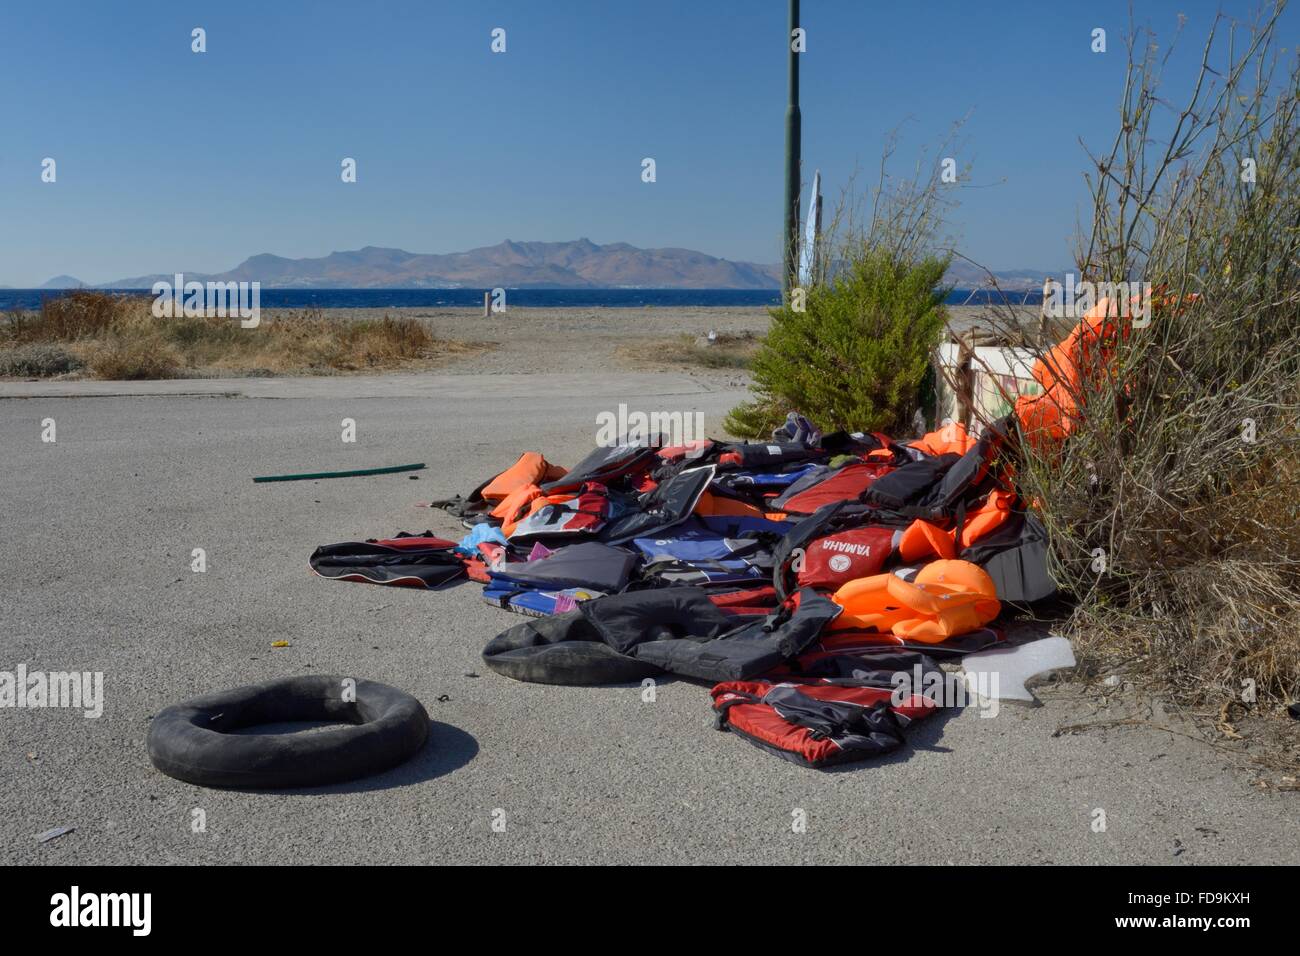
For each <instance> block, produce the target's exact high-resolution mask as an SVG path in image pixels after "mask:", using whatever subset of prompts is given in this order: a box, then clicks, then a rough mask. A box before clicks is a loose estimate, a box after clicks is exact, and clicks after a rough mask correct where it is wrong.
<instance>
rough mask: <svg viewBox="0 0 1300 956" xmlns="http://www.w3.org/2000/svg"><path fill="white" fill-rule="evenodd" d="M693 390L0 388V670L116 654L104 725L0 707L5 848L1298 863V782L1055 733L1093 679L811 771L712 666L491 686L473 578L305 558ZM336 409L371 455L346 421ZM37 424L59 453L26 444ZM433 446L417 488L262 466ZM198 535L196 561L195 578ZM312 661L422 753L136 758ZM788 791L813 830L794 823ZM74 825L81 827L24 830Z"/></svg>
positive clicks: (145, 854)
mask: <svg viewBox="0 0 1300 956" xmlns="http://www.w3.org/2000/svg"><path fill="white" fill-rule="evenodd" d="M707 388H708V385H707V381H705V380H701V379H699V378H693V377H687V376H672V375H661V376H627V375H618V376H615V375H610V374H599V373H587V374H580V373H574V374H568V375H564V376H552V375H517V376H512V375H484V376H477V375H459V376H455V377H452V376H441V377H432V376H429V377H402V376H393V377H389V378H383V379H364V378H334V379H293V380H287V381H278V380H239V381H230V382H217V383H213V382H195V381H186V382H170V383H152V384H148V385H139V386H126V385H121V384H117V383H84V384H59V383H46V384H23V383H4V384H0V396H8V397H4V398H0V449H3V454H0V488H2V489H3V499H2V500H3V510H2V512H0V515H2V517H0V530H2V532H3V538H2V543H3V547H0V580H3V582H4V586H3V589H2V590H0V621H2V622H3V628H2V629H0V670H13V669H15V668H16V667H17V665H18V664H19V663H24V664H26V666H27V667H28V668H29V669H43V670H76V671H83V670H85V671H103V672H104V675H105V682H106V688H105V691H106V697H107V703H106V707H105V710H104V714H103V716H102V717H101V718H100V719H98V720H89V719H85V718H83V717H82V716H80V715H79V714H77V713H73V712H68V711H62V710H12V709H5V710H0V775H2V776H3V779H4V786H3V787H0V861H3V862H4V863H37V862H53V863H67V862H77V863H152V862H178V863H227V862H259V863H318V862H346V863H369V862H379V863H387V862H403V863H417V862H532V863H539V862H549V863H562V862H587V861H596V862H623V863H635V862H652V861H653V862H687V863H689V862H702V861H708V862H724V863H732V862H751V863H789V862H814V861H816V862H881V863H892V862H916V863H933V862H939V863H946V862H953V863H1058V864H1059V863H1176V864H1183V863H1207V862H1216V863H1297V862H1300V840H1297V839H1296V835H1297V832H1300V830H1298V827H1297V824H1298V823H1300V801H1297V799H1296V796H1295V795H1294V794H1290V795H1288V794H1277V793H1261V792H1257V791H1255V790H1253V789H1252V788H1251V786H1250V783H1249V777H1248V775H1246V774H1245V773H1243V772H1241V771H1240V770H1239V769H1235V768H1234V767H1233V766H1231V765H1230V764H1229V763H1228V761H1227V759H1226V758H1223V757H1221V756H1218V755H1216V754H1215V753H1214V752H1213V751H1211V750H1209V749H1208V748H1206V747H1204V746H1203V745H1201V744H1198V743H1194V742H1192V741H1190V740H1186V739H1184V738H1181V737H1177V736H1173V735H1170V734H1166V733H1162V732H1159V731H1156V730H1152V729H1149V728H1119V729H1110V730H1095V731H1092V732H1088V733H1084V734H1076V735H1066V736H1061V737H1053V731H1055V730H1056V729H1057V728H1058V727H1059V726H1061V725H1062V724H1067V723H1073V722H1077V721H1081V720H1101V719H1104V718H1106V717H1107V716H1111V715H1113V712H1112V711H1110V710H1108V709H1107V708H1106V705H1104V704H1099V703H1098V702H1097V700H1096V698H1095V696H1094V697H1088V696H1087V695H1083V694H1082V693H1081V692H1080V691H1078V690H1077V689H1072V688H1068V687H1067V688H1060V689H1053V690H1051V691H1049V692H1046V693H1045V694H1044V696H1045V698H1046V699H1047V704H1046V705H1045V706H1043V707H1040V708H1036V709H1024V708H1020V709H1017V708H1010V707H1008V708H1004V709H1003V711H1002V713H1001V714H1000V716H998V717H996V718H993V719H983V718H981V717H979V716H978V715H977V714H976V713H975V712H974V711H966V712H963V713H960V714H958V715H956V716H952V717H950V718H947V719H935V720H932V721H930V722H929V723H928V724H926V725H922V726H921V727H920V728H918V730H917V732H916V733H914V734H913V736H912V746H911V747H910V748H909V749H907V750H906V751H904V752H902V753H900V754H898V755H896V756H894V757H892V758H890V759H886V760H882V761H879V762H877V763H874V764H870V765H862V766H860V767H858V768H857V769H853V770H843V771H839V772H834V773H817V772H814V771H810V770H806V769H803V768H800V767H797V766H794V765H792V764H787V763H784V762H782V761H779V760H777V759H775V758H773V757H771V756H768V755H767V754H764V753H762V752H760V751H758V750H757V749H755V748H754V747H751V746H750V745H749V744H747V743H745V742H744V741H743V740H740V739H738V738H735V737H733V736H731V735H728V734H721V733H716V732H714V731H713V730H711V729H710V728H709V708H708V704H707V691H706V689H705V688H704V687H702V686H699V685H696V684H693V683H688V682H681V681H676V682H673V681H667V682H664V683H663V684H662V685H661V686H660V688H659V692H658V696H657V700H656V701H655V702H654V703H644V702H643V701H642V699H641V693H640V688H639V687H615V688H600V689H579V688H562V687H542V686H532V685H526V684H518V683H512V682H508V681H505V680H502V679H501V678H498V677H496V676H494V675H492V674H491V673H490V672H489V671H487V670H486V668H484V667H483V665H482V664H481V662H480V660H479V656H478V655H479V651H480V649H481V648H482V646H483V645H484V643H485V642H486V641H487V640H488V639H489V638H490V637H491V636H492V635H494V634H496V633H497V632H498V631H500V630H502V629H503V628H505V627H506V626H508V625H510V624H513V623H516V622H517V621H518V620H519V619H518V618H516V617H513V616H511V615H508V614H505V613H503V612H501V611H498V610H493V609H491V608H488V607H486V606H485V605H484V604H482V602H481V600H480V597H479V594H478V588H477V587H476V586H473V585H462V586H460V587H457V588H454V589H451V590H448V591H444V592H440V593H426V592H413V591H404V590H399V589H384V588H375V587H368V586H363V585H355V584H345V583H337V582H329V581H324V580H321V579H319V578H315V577H313V576H312V575H311V574H310V573H308V570H307V564H306V562H307V556H308V554H309V553H310V552H311V550H312V548H313V547H315V546H316V545H318V544H323V543H327V542H333V541H340V540H347V539H354V538H364V537H368V536H375V535H383V534H388V533H391V532H395V531H398V530H411V531H418V530H424V529H426V528H433V529H434V530H442V531H452V530H454V526H453V525H452V524H451V523H449V522H448V521H447V519H446V518H445V516H443V515H442V513H441V512H433V511H430V510H428V509H422V508H419V507H417V506H416V502H418V501H420V500H428V499H429V498H432V497H440V496H443V495H446V494H450V493H453V492H458V491H466V490H468V489H470V488H471V487H473V486H474V485H475V484H476V483H477V482H478V481H479V480H481V478H483V477H484V476H486V475H488V474H490V473H492V472H493V471H495V470H498V469H500V468H502V467H504V466H505V465H507V464H509V463H510V462H511V461H512V460H513V458H514V456H515V454H516V453H517V452H518V451H520V450H522V449H527V448H536V449H541V450H544V451H545V452H546V453H547V454H548V455H549V456H550V457H551V458H552V459H553V460H556V461H559V462H561V463H572V462H573V461H574V460H576V459H577V458H578V457H579V456H580V455H582V454H583V453H585V452H586V451H587V450H588V448H589V446H590V445H591V444H593V440H594V432H595V416H596V414H597V412H598V411H601V410H605V409H612V408H614V407H616V406H617V403H618V402H619V401H621V400H622V401H630V402H631V403H632V404H633V407H634V408H638V407H639V408H644V409H645V410H654V409H656V408H661V409H664V410H670V411H671V410H681V411H695V410H700V411H703V412H704V413H705V416H706V424H708V425H710V426H711V427H716V425H717V423H718V422H719V421H720V418H721V414H722V413H723V411H725V409H726V408H727V407H729V406H730V405H731V404H733V403H734V402H735V401H736V399H737V398H738V395H739V393H738V392H736V391H734V390H721V391H707V390H706V389H707ZM17 396H25V397H17ZM58 396H64V397H58ZM67 396H79V397H67ZM345 417H349V418H354V419H356V421H357V425H358V436H359V437H358V442H357V443H356V444H355V445H347V444H344V443H342V442H341V441H340V425H339V423H340V420H341V419H343V418H345ZM45 418H53V419H54V420H55V421H56V423H57V438H58V440H57V442H56V443H55V444H44V443H42V442H41V441H40V430H41V422H42V420H43V419H45ZM421 460H423V461H427V462H428V463H429V469H428V470H426V471H424V472H421V473H420V477H419V480H418V481H411V480H408V478H407V477H406V476H404V475H392V476H385V477H379V478H368V479H346V480H337V481H323V482H318V483H296V484H288V483H286V484H266V485H255V484H253V483H252V482H251V481H250V480H249V479H250V477H251V476H253V475H256V474H267V473H274V472H286V471H307V470H317V469H335V468H348V467H364V466H373V465H383V464H399V463H406V462H411V461H421ZM195 547H202V548H204V549H206V551H207V556H208V562H209V569H208V571H207V572H206V573H204V574H195V573H192V572H191V571H190V570H189V562H190V552H191V549H193V548H195ZM276 640H287V641H289V642H290V643H291V645H292V646H291V647H289V648H285V649H278V650H277V649H272V647H271V643H272V642H273V641H276ZM298 673H341V674H350V675H360V676H364V677H367V678H371V679H375V680H380V681H385V682H388V683H392V684H395V685H397V686H399V687H402V688H405V689H407V690H409V691H410V692H412V693H414V694H415V695H416V696H418V697H419V698H420V699H421V700H422V701H423V702H424V703H425V705H426V706H427V708H428V710H429V712H430V715H431V716H432V718H433V720H434V721H435V726H434V728H433V732H432V742H431V746H430V747H428V748H427V750H426V751H425V752H424V753H423V755H422V756H420V757H419V758H417V759H416V760H414V761H413V762H411V763H410V764H408V765H406V766H405V767H402V768H400V769H398V770H395V771H392V772H390V773H388V774H385V775H383V776H380V777H377V778H373V779H371V780H367V781H363V782H360V783H358V784H354V785H344V786H337V787H329V788H322V789H319V790H313V791H309V792H294V793H243V792H229V791H215V790H204V789H201V788H198V787H194V786H190V785H188V784H184V783H180V782H178V781H175V780H172V779H170V778H168V777H165V776H163V775H162V774H160V773H158V772H156V771H155V770H154V769H153V768H152V767H151V766H150V764H149V762H148V759H147V757H146V754H145V749H144V739H145V734H146V732H147V730H148V726H149V719H150V716H151V715H152V714H154V713H156V712H157V711H158V710H159V709H160V708H162V707H163V706H165V705H167V704H169V703H173V702H176V701H179V700H182V699H184V698H187V697H190V696H193V695H196V694H199V693H203V692H207V691H211V690H215V689H220V688H224V687H230V686H235V685H238V684H243V683H248V682H253V681H259V680H265V679H269V678H272V677H277V676H282V675H290V674H298ZM444 695H445V697H446V698H447V699H446V700H442V701H440V698H441V697H443V696H444ZM196 808H201V809H202V810H204V811H205V813H206V822H207V829H206V832H204V833H194V832H192V829H191V826H190V823H191V819H192V815H191V814H192V811H193V810H194V809H196ZM497 809H500V810H504V811H505V819H506V822H507V825H506V829H505V832H500V833H498V832H493V829H492V827H491V822H492V814H493V812H494V810H497ZM796 809H799V810H803V811H804V812H805V813H806V818H807V829H806V832H801V833H796V832H792V827H791V823H792V819H793V817H792V813H793V811H795V810H796ZM1097 810H1102V811H1104V812H1105V815H1106V829H1105V831H1104V832H1095V831H1094V828H1093V821H1094V819H1095V814H1096V811H1097ZM61 825H68V826H75V827H76V830H75V832H72V833H70V834H68V835H65V836H63V837H60V838H58V839H56V840H53V841H51V842H48V843H44V844H38V843H37V841H36V839H35V836H36V834H38V833H41V832H42V831H45V830H48V829H50V828H52V827H56V826H61Z"/></svg>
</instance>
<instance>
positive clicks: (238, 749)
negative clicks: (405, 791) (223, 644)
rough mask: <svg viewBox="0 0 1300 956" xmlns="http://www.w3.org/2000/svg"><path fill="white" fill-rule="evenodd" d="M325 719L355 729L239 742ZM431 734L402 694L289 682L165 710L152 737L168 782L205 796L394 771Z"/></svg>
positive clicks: (322, 678)
mask: <svg viewBox="0 0 1300 956" xmlns="http://www.w3.org/2000/svg"><path fill="white" fill-rule="evenodd" d="M354 688H355V692H354ZM318 720H328V721H335V722H342V723H347V724H351V725H353V726H350V727H337V728H331V729H323V730H320V731H319V732H304V733H292V734H247V735H245V734H236V733H233V731H236V730H242V729H244V728H248V727H255V726H257V725H259V724H275V723H285V722H292V721H318ZM428 734H429V715H428V713H427V712H426V711H425V709H424V705H422V704H421V703H420V702H419V701H418V700H416V699H415V698H414V697H412V696H411V695H410V694H407V693H405V692H404V691H400V690H398V689H397V688H395V687H389V686H388V685H387V684H377V683H375V682H374V681H368V680H356V681H354V680H352V679H350V678H344V677H330V676H326V675H313V676H310V677H290V678H287V679H284V680H275V681H270V682H268V683H265V684H253V685H251V686H248V687H237V688H235V689H234V690H227V691H221V692H220V693H216V694H209V695H208V696H206V697H199V698H196V699H194V700H191V701H186V702H185V703H183V704H177V705H175V706H174V707H168V708H167V709H166V710H164V711H162V713H160V714H158V716H156V717H155V718H154V720H153V725H152V726H151V727H150V728H149V759H150V760H152V761H153V765H154V766H155V767H157V768H158V769H159V770H161V771H162V772H163V773H165V774H167V775H168V776H169V777H176V778H177V779H178V780H185V781H187V782H189V783H196V784H199V785H200V786H204V787H240V788H254V789H263V788H279V787H310V786H317V785H319V784H326V783H339V782H342V781H345V780H356V779H358V778H359V777H366V776H369V775H371V774H375V773H379V772H380V771H382V770H387V769H389V768H390V767H395V766H397V765H398V764H400V763H403V762H405V761H406V760H409V759H410V758H411V757H413V756H414V755H415V754H416V753H417V752H419V750H420V748H421V747H423V746H424V743H425V740H426V739H427V737H428Z"/></svg>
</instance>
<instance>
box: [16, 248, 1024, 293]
mask: <svg viewBox="0 0 1300 956" xmlns="http://www.w3.org/2000/svg"><path fill="white" fill-rule="evenodd" d="M1044 274H1045V273H1042V272H1034V271H1031V270H1017V271H1012V272H999V273H994V275H995V276H996V277H997V280H998V285H999V287H1000V288H1002V289H1005V290H1008V291H1021V290H1024V289H1038V288H1040V287H1041V285H1042V281H1043V276H1044ZM184 275H185V278H186V279H187V280H194V281H198V282H232V281H235V282H238V281H246V282H260V283H261V284H262V285H263V286H265V287H266V288H268V289H454V288H496V287H497V286H501V287H503V288H511V289H527V288H531V289H619V288H640V289H776V288H779V287H780V285H781V280H780V275H781V267H780V266H779V265H776V264H772V265H763V264H760V263H754V262H733V261H732V260H730V259H719V258H717V257H715V256H710V255H706V254H705V253H703V252H695V251H693V250H691V249H639V248H637V247H636V246H632V245H628V244H627V243H626V242H615V243H610V244H609V245H604V246H600V245H597V244H596V243H594V242H592V241H591V240H590V239H577V240H574V241H572V242H513V241H511V240H509V239H507V240H506V241H505V242H502V243H498V244H497V245H495V246H484V247H482V248H479V249H470V250H469V251H468V252H453V253H447V254H442V255H432V254H424V253H415V252H405V251H403V250H401V249H383V248H379V247H377V246H366V247H365V248H364V249H358V250H356V251H354V252H331V253H330V254H329V255H328V256H322V257H320V258H315V259H287V258H285V257H283V256H276V255H272V254H270V253H261V254H260V255H256V256H252V257H250V258H248V259H245V260H244V261H243V262H242V263H240V264H239V265H238V266H236V267H235V268H234V269H231V270H230V271H229V272H219V273H198V272H186V273H184ZM172 280H173V276H172V275H171V274H163V273H159V274H155V275H144V276H132V277H130V278H125V279H116V280H114V281H112V282H105V283H99V284H96V285H95V286H94V287H95V288H101V289H148V288H150V287H152V286H153V284H154V283H155V282H159V281H165V282H171V281H172ZM948 281H949V282H950V283H951V284H952V285H954V286H956V287H957V288H961V289H978V288H987V287H988V286H989V283H988V282H987V276H984V275H983V274H982V273H980V272H979V271H978V270H976V269H975V268H974V267H972V266H970V265H969V264H968V263H965V262H964V261H960V260H959V261H957V262H955V263H954V264H953V266H952V268H951V269H950V270H949V273H948ZM87 285H89V284H88V283H85V282H82V281H81V280H79V279H77V278H75V277H74V276H67V275H63V276H56V277H55V278H53V279H50V280H49V281H48V282H46V283H45V284H44V285H43V286H41V288H43V289H75V288H81V287H86V286H87Z"/></svg>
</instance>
